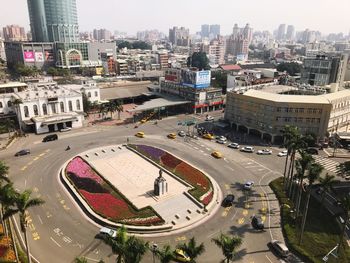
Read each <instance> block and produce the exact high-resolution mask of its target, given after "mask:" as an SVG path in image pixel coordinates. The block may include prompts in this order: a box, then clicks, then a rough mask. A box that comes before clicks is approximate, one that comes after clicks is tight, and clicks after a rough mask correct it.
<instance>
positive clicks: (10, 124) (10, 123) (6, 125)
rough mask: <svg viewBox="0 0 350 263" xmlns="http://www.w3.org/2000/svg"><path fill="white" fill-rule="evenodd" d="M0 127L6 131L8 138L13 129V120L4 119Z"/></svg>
mask: <svg viewBox="0 0 350 263" xmlns="http://www.w3.org/2000/svg"><path fill="white" fill-rule="evenodd" d="M2 126H3V127H4V128H5V129H6V130H7V132H8V133H9V138H10V137H11V131H12V130H13V129H14V128H15V124H14V122H13V120H11V119H8V118H6V119H5V120H4V121H3V123H2Z"/></svg>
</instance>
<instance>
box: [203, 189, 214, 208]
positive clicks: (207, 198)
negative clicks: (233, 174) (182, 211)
mask: <svg viewBox="0 0 350 263" xmlns="http://www.w3.org/2000/svg"><path fill="white" fill-rule="evenodd" d="M212 199H213V191H211V193H210V194H208V195H207V196H206V197H205V198H203V200H202V204H203V205H208V204H209V203H210V201H211V200H212Z"/></svg>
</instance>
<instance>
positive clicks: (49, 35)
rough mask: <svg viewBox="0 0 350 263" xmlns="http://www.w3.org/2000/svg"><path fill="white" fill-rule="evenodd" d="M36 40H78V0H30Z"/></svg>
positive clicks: (30, 11) (32, 30) (31, 18)
mask: <svg viewBox="0 0 350 263" xmlns="http://www.w3.org/2000/svg"><path fill="white" fill-rule="evenodd" d="M28 10H29V18H30V28H31V32H32V39H33V41H34V42H69V43H71V42H78V41H79V28H78V16H77V7H76V0H60V1H56V0H28Z"/></svg>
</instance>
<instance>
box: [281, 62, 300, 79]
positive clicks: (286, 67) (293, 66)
mask: <svg viewBox="0 0 350 263" xmlns="http://www.w3.org/2000/svg"><path fill="white" fill-rule="evenodd" d="M301 69H302V66H301V65H300V64H299V63H296V62H291V63H288V62H286V63H284V62H283V63H280V64H279V65H278V66H277V70H278V71H280V72H284V71H286V72H287V73H288V74H289V75H291V76H295V75H297V73H300V72H301Z"/></svg>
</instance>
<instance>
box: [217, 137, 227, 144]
mask: <svg viewBox="0 0 350 263" xmlns="http://www.w3.org/2000/svg"><path fill="white" fill-rule="evenodd" d="M216 142H217V143H220V144H225V143H227V139H226V138H225V137H223V138H216Z"/></svg>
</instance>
